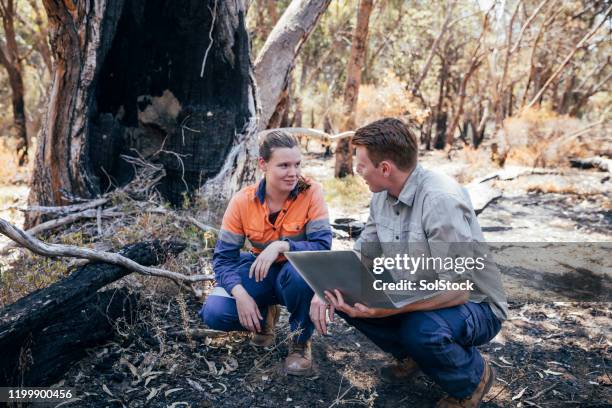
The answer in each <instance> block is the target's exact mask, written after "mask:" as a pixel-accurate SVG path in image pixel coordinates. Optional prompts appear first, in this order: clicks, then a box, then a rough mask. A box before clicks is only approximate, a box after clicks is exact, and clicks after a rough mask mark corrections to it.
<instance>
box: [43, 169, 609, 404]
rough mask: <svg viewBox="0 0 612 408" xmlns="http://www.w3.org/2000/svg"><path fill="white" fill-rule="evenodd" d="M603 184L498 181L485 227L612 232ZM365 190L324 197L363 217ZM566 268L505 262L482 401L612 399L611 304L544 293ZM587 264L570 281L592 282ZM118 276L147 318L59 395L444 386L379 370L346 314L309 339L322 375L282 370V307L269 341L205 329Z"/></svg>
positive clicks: (187, 397) (167, 399)
mask: <svg viewBox="0 0 612 408" xmlns="http://www.w3.org/2000/svg"><path fill="white" fill-rule="evenodd" d="M436 160H437V159H436V158H435V157H434V158H431V159H429V161H431V162H437V161H436ZM424 162H425V165H427V158H425V160H424ZM308 163H309V167H310V168H309V170H310V171H311V172H312V173H313V175H314V176H315V177H316V178H317V179H319V180H325V179H326V178H327V177H329V174H328V173H329V172H330V171H331V166H330V161H329V160H323V159H320V158H317V157H312V158H311V159H309V160H308ZM441 163H447V162H441ZM451 165H452V166H457V165H456V163H451V164H448V166H449V169H448V170H449V171H447V172H448V173H449V174H454V173H455V168H454V167H450V166H451ZM457 171H460V168H459V167H458V166H457ZM609 183H610V181H609V177H607V176H606V175H605V174H602V173H598V172H589V171H580V172H570V173H568V174H567V175H560V176H538V175H529V176H524V177H520V178H517V179H516V180H507V181H506V180H500V181H497V182H495V183H494V184H493V186H494V187H496V188H499V189H501V190H503V193H504V194H503V197H502V198H500V199H499V200H497V201H495V202H494V203H492V204H491V205H490V206H489V207H487V209H486V210H485V211H484V212H483V213H482V214H480V215H479V220H480V222H481V225H482V226H483V230H484V232H485V237H486V238H487V240H488V241H489V242H501V243H507V242H519V243H520V242H521V241H524V240H528V241H531V242H543V241H547V242H549V243H552V245H553V246H554V243H555V242H556V243H559V242H561V241H566V242H584V241H595V242H609V241H610V230H611V228H610V227H611V226H612V225H611V224H612V218H611V216H610V214H611V213H610V208H611V207H610V196H609V191H610V190H609ZM557 191H561V192H557ZM361 201H363V204H362V203H361ZM367 201H368V199H367V197H365V199H364V200H360V202H359V203H358V205H356V206H355V205H353V206H352V207H350V211H349V210H347V209H343V208H340V207H337V208H334V207H333V206H330V212H331V215H332V218H333V217H334V216H338V217H340V216H351V217H354V218H357V219H359V220H360V221H365V219H364V217H365V216H367ZM350 246H352V242H351V241H349V240H347V239H343V238H340V236H337V237H336V239H335V241H334V248H335V249H343V248H348V247H350ZM568 256H569V257H570V258H572V257H573V258H574V260H580V259H586V258H587V256H586V254H577V255H573V254H568ZM599 259H600V260H601V259H602V258H601V257H600V258H599ZM566 263H567V264H568V265H569V266H570V269H569V271H570V272H571V271H572V269H573V270H574V271H575V272H580V273H582V272H584V271H583V269H581V268H580V265H574V264H573V263H572V262H571V259H570V260H568V261H567V262H566ZM608 263H609V261H608ZM507 266H508V265H507ZM566 266H567V265H566ZM566 266H563V267H561V266H560V267H559V268H558V269H559V270H558V271H557V273H558V275H554V274H552V273H553V272H554V271H553V272H550V273H548V272H547V274H544V275H543V276H544V279H543V280H542V282H543V284H542V285H541V286H539V287H538V288H536V289H537V290H533V288H531V287H529V285H528V284H525V283H526V282H527V283H528V282H529V277H530V275H529V274H530V273H532V271H534V270H539V269H538V268H539V265H538V264H533V265H530V264H529V265H526V267H525V268H523V269H520V268H519V269H520V270H518V269H517V268H514V269H512V265H510V268H509V269H507V271H506V272H507V273H505V275H504V284H505V286H506V290H507V291H508V297H509V299H510V319H509V320H508V321H506V322H505V323H504V326H503V329H502V332H501V333H500V334H499V335H498V336H497V337H496V338H495V339H494V340H493V341H492V342H491V343H490V344H488V345H486V346H483V347H480V350H481V351H482V353H483V354H484V355H485V356H486V357H487V358H489V359H490V361H491V362H492V364H493V365H494V366H495V368H496V370H497V382H496V384H495V385H494V387H493V389H492V390H491V391H490V393H489V394H488V395H487V397H486V398H485V403H484V404H483V405H482V406H483V407H518V406H520V407H528V406H534V407H564V406H567V407H573V406H576V407H604V406H606V407H607V406H611V405H612V379H611V375H612V357H611V356H612V354H611V353H610V351H611V347H612V336H611V333H612V331H611V327H612V323H611V322H612V308H611V303H610V302H601V303H594V302H591V303H584V302H583V303H580V302H577V301H574V300H577V299H572V298H570V299H564V298H563V297H562V296H560V295H559V294H558V293H557V294H556V295H555V296H547V294H546V293H542V292H540V289H545V290H554V286H556V284H555V285H551V284H549V283H550V282H553V281H558V280H559V278H562V277H567V276H570V277H574V275H568V274H567V272H568V269H567V268H566ZM600 266H601V265H600ZM598 268H599V269H597V270H595V269H594V270H593V271H591V272H595V273H597V274H598V275H597V276H596V278H597V279H598V281H597V282H599V283H598V284H599V286H598V287H603V289H604V291H605V290H607V288H608V287H609V285H610V281H609V279H608V278H607V277H606V276H605V273H606V272H607V273H609V272H610V270H609V269H605V268H606V266H605V265H603V267H601V268H600V267H599V266H598ZM515 269H517V270H515ZM587 272H589V271H587ZM602 272H603V273H604V274H603V275H602ZM589 273H590V272H589ZM579 275H580V274H575V277H576V278H575V279H573V280H572V281H571V282H570V286H572V285H574V286H576V287H583V286H584V285H585V284H586V283H588V284H589V285H591V283H592V282H591V283H589V282H590V281H589V282H586V281H585V279H584V277H582V278H580V277H579ZM583 275H584V274H583ZM587 275H588V276H591V275H592V273H590V274H587ZM580 276H582V275H580ZM585 276H586V275H585ZM602 276H603V278H602ZM591 277H592V276H591ZM602 279H603V280H602ZM591 280H592V279H591ZM585 282H586V283H585ZM135 283H136V284H135ZM123 285H127V286H129V287H133V288H134V290H137V291H138V292H139V293H140V294H141V299H143V301H142V303H141V305H140V313H139V320H138V321H137V322H136V323H135V324H133V325H129V326H128V325H124V324H121V323H119V324H118V325H117V329H116V331H115V337H114V340H113V341H111V342H109V343H107V344H104V345H101V346H99V347H96V348H93V349H90V350H89V351H88V352H89V356H88V357H86V358H84V359H83V360H81V361H80V362H79V363H77V364H75V365H74V366H73V367H72V368H71V369H70V371H68V372H67V373H66V374H65V375H64V378H63V380H61V381H60V382H59V383H58V384H56V385H58V386H62V387H68V386H70V387H74V388H75V389H76V399H74V400H72V401H70V402H68V403H65V404H64V405H62V406H68V407H72V406H78V407H85V406H87V407H107V406H110V407H114V406H117V407H120V406H126V407H140V406H143V407H144V406H147V407H187V406H190V407H200V406H205V407H206V406H227V407H234V406H249V407H250V406H253V407H264V406H266V407H301V408H304V407H330V406H372V407H395V406H408V407H428V406H433V405H434V404H435V401H436V400H437V399H439V398H440V397H441V396H442V395H443V392H442V390H441V389H440V388H439V387H438V386H436V385H435V384H433V383H432V382H431V381H430V380H428V379H427V378H426V377H424V376H422V377H419V378H418V379H416V380H415V381H413V382H411V383H407V384H405V385H402V386H389V385H385V384H383V383H381V382H380V381H379V379H378V376H377V370H378V368H379V367H380V366H381V365H383V364H384V363H385V362H387V361H390V360H389V358H388V356H386V355H385V354H383V353H382V352H381V351H380V350H378V349H377V348H376V347H375V346H374V345H373V344H372V343H371V342H369V341H368V340H367V339H366V338H365V337H364V336H363V335H361V334H360V333H358V332H356V331H355V330H354V329H352V328H351V327H349V326H347V325H346V324H345V323H344V322H343V321H342V320H341V319H340V320H337V321H336V322H335V323H334V324H333V325H332V327H331V332H332V334H331V335H330V336H328V337H325V338H322V337H320V336H318V335H315V337H314V346H313V353H314V356H315V359H316V362H317V366H318V368H317V373H316V375H314V376H313V377H310V378H296V377H288V376H286V375H284V374H283V373H282V372H281V370H280V367H281V365H282V361H283V358H284V356H285V355H286V352H287V343H288V339H289V333H288V332H287V315H286V313H285V312H284V314H283V316H282V318H281V322H280V324H279V325H278V335H277V344H276V346H275V347H272V348H270V349H268V350H261V349H256V348H254V347H252V346H251V345H249V342H248V335H247V334H244V333H229V334H222V335H218V334H210V333H208V334H207V333H202V332H201V330H202V329H204V325H203V324H202V323H201V322H200V320H199V317H198V316H197V311H198V309H199V308H200V304H199V303H198V302H197V301H196V300H195V299H193V298H192V297H191V296H190V295H188V294H186V293H185V294H182V295H179V294H178V293H177V292H176V288H175V287H173V286H170V285H169V284H167V282H165V281H163V282H162V281H159V280H156V279H151V278H149V279H144V278H140V277H138V278H135V277H133V276H130V277H127V278H125V279H124V280H123V281H121V282H117V286H123ZM587 286H588V285H587ZM160 287H166V289H164V290H159V288H160ZM562 289H565V288H562ZM525 294H527V296H523V295H525ZM519 299H521V300H519ZM608 299H609V295H608ZM562 300H563V301H564V302H561V301H562ZM55 405H57V404H54V405H52V406H55ZM37 406H41V405H37Z"/></svg>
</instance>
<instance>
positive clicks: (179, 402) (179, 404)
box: [168, 401, 189, 408]
mask: <svg viewBox="0 0 612 408" xmlns="http://www.w3.org/2000/svg"><path fill="white" fill-rule="evenodd" d="M181 405H184V406H186V407H188V406H189V403H187V402H185V401H177V402H173V403H172V404H170V405H168V408H177V407H179V406H181Z"/></svg>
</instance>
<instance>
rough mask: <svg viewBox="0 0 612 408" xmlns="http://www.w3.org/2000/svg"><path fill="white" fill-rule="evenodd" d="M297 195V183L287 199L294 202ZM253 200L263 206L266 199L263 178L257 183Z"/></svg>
mask: <svg viewBox="0 0 612 408" xmlns="http://www.w3.org/2000/svg"><path fill="white" fill-rule="evenodd" d="M298 193H299V189H298V183H296V185H295V187H294V188H293V190H291V192H290V193H289V198H291V199H292V200H295V198H296V197H297V196H298ZM255 198H258V199H259V202H260V203H261V204H263V203H264V201H265V199H266V178H265V177H264V178H262V179H261V181H260V182H259V185H258V186H257V190H256V191H255Z"/></svg>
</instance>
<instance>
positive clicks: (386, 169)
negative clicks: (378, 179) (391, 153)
mask: <svg viewBox="0 0 612 408" xmlns="http://www.w3.org/2000/svg"><path fill="white" fill-rule="evenodd" d="M379 166H380V170H381V171H382V175H383V177H389V176H390V175H391V170H392V169H393V166H392V165H391V163H389V162H388V161H386V160H383V161H381V162H380V164H379Z"/></svg>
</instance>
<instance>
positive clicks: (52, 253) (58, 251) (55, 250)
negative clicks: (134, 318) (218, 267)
mask: <svg viewBox="0 0 612 408" xmlns="http://www.w3.org/2000/svg"><path fill="white" fill-rule="evenodd" d="M94 212H95V211H94ZM0 233H2V234H3V235H6V236H7V237H9V238H10V239H12V240H13V241H15V242H16V243H17V244H19V245H21V246H23V247H25V248H27V249H29V250H30V251H32V252H34V253H35V254H38V255H42V256H48V257H71V258H85V259H89V260H91V261H101V262H107V263H111V264H113V265H119V266H122V267H124V268H126V269H128V270H131V271H133V272H137V273H140V274H142V275H146V276H158V277H162V278H168V279H172V280H174V281H184V282H188V283H194V282H201V281H206V280H212V279H214V276H213V275H190V276H187V275H183V274H182V273H177V272H172V271H168V270H165V269H161V268H151V267H147V266H142V265H140V264H139V263H137V262H134V261H132V260H131V259H128V258H126V257H124V256H122V255H119V254H114V253H110V252H104V251H96V250H93V249H89V248H83V247H78V246H73V245H62V244H46V243H44V242H42V241H40V240H38V239H36V238H34V237H33V236H31V235H29V234H28V233H27V232H25V231H23V230H21V229H19V228H17V227H15V226H14V225H12V224H11V223H10V222H8V221H6V220H4V219H2V218H0Z"/></svg>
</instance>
